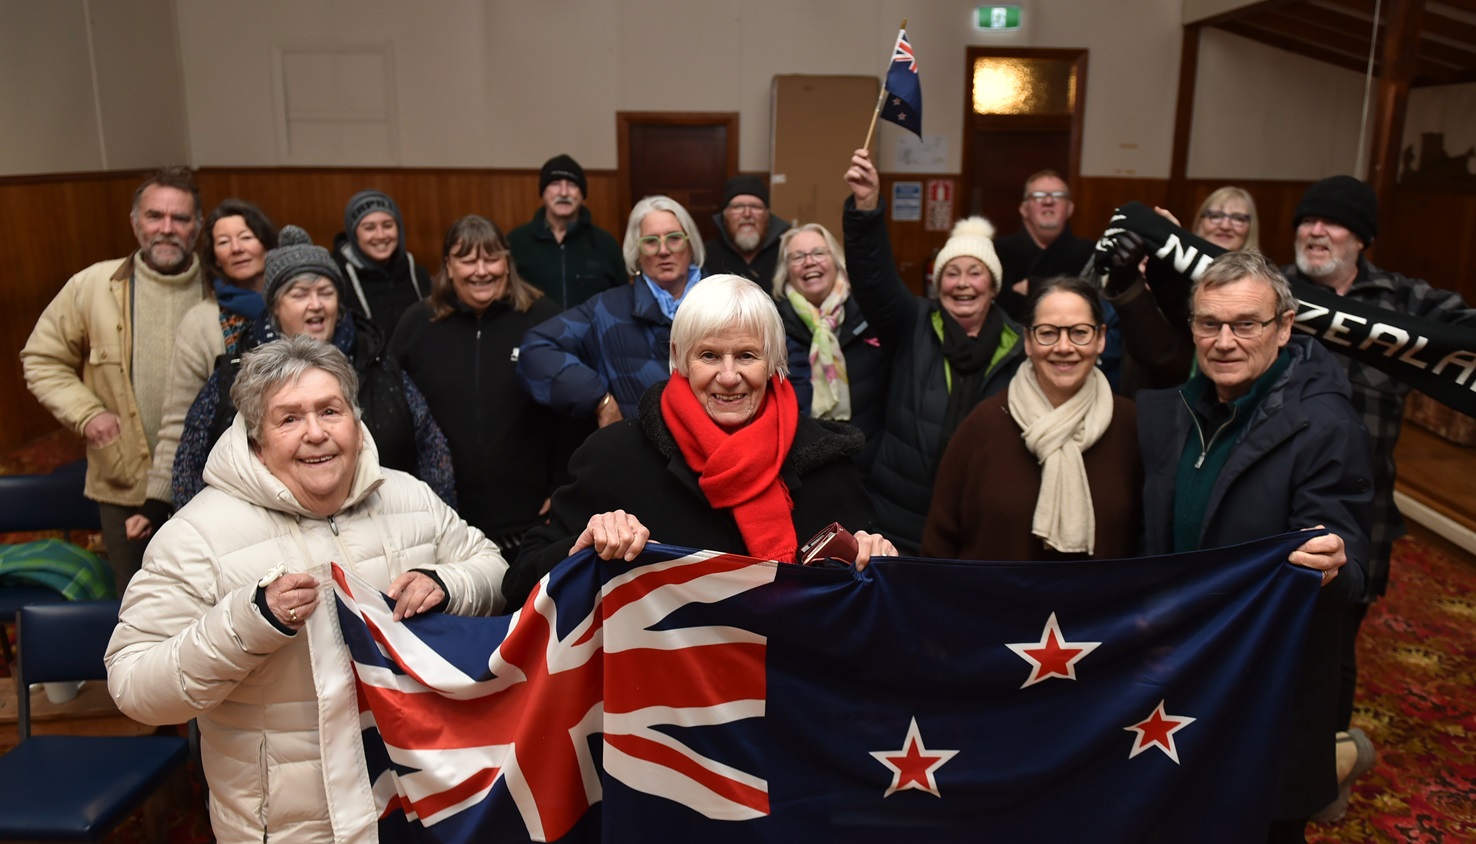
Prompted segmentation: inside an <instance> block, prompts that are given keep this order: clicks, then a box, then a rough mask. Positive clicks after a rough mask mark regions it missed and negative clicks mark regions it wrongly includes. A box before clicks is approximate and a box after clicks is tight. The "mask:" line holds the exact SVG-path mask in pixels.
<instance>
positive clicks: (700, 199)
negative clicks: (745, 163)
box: [615, 111, 738, 240]
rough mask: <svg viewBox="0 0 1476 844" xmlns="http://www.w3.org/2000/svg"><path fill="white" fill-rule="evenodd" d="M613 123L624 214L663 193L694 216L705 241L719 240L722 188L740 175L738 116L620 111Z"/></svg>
mask: <svg viewBox="0 0 1476 844" xmlns="http://www.w3.org/2000/svg"><path fill="white" fill-rule="evenodd" d="M615 122H616V127H617V136H618V145H619V152H620V202H621V207H622V208H623V209H624V210H625V213H627V214H628V213H629V212H630V209H631V207H632V206H633V205H635V203H636V202H637V201H638V200H639V199H641V198H642V197H645V196H651V195H654V194H664V195H666V196H669V197H671V198H672V199H675V200H676V201H677V202H680V203H681V204H682V206H683V207H685V208H686V209H687V211H688V212H689V213H691V215H692V217H693V219H695V220H696V221H697V228H698V229H699V231H700V232H701V235H702V238H703V239H704V240H706V239H707V238H711V237H716V236H717V227H716V226H715V225H714V224H713V221H712V216H713V214H715V213H717V211H718V204H719V203H720V202H721V201H722V198H723V183H724V182H726V181H727V180H728V179H730V178H732V177H733V176H735V175H737V173H738V114H737V113H736V112H724V113H714V112H627V111H622V112H617V113H616V115H615Z"/></svg>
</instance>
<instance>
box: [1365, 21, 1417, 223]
mask: <svg viewBox="0 0 1476 844" xmlns="http://www.w3.org/2000/svg"><path fill="white" fill-rule="evenodd" d="M1424 11H1425V0H1393V2H1392V3H1391V5H1390V8H1389V17H1388V18H1387V19H1386V20H1387V21H1388V25H1389V34H1388V37H1387V38H1385V39H1384V50H1383V57H1382V58H1383V61H1382V62H1380V66H1381V68H1382V70H1381V72H1380V73H1379V90H1378V99H1377V102H1376V107H1375V109H1374V123H1373V131H1372V132H1370V135H1371V136H1372V137H1373V150H1372V154H1371V155H1370V156H1369V163H1368V174H1369V179H1368V181H1369V183H1370V184H1372V185H1373V189H1374V194H1375V195H1376V196H1378V198H1379V208H1380V209H1382V214H1381V215H1380V216H1381V217H1382V218H1383V219H1382V220H1381V221H1380V222H1381V223H1382V224H1383V226H1384V230H1385V231H1388V230H1389V228H1390V227H1391V226H1390V224H1391V223H1392V220H1391V219H1390V217H1391V215H1392V213H1393V211H1394V188H1395V186H1396V184H1397V183H1398V179H1399V148H1400V145H1401V144H1402V143H1403V141H1404V115H1405V108H1406V106H1407V104H1408V102H1409V85H1410V80H1412V79H1413V78H1414V76H1415V74H1416V70H1417V67H1418V62H1417V61H1416V59H1417V57H1418V55H1419V46H1420V26H1421V24H1422V23H1423V21H1422V18H1423V16H1424Z"/></svg>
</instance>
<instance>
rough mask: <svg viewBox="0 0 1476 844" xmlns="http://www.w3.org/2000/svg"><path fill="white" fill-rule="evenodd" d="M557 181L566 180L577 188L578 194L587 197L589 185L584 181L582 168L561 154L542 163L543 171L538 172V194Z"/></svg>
mask: <svg viewBox="0 0 1476 844" xmlns="http://www.w3.org/2000/svg"><path fill="white" fill-rule="evenodd" d="M559 179H568V180H569V181H571V182H573V183H574V184H576V185H578V186H579V192H580V193H582V194H584V195H585V196H589V183H588V182H586V181H585V180H584V168H583V167H580V166H579V162H577V161H575V160H574V159H573V158H571V157H569V156H567V155H564V154H562V153H560V154H559V155H556V156H554V157H553V158H550V159H549V160H547V161H545V162H543V169H542V170H540V171H538V192H539V193H540V194H541V193H543V192H544V191H545V190H547V189H548V186H549V185H550V184H552V183H553V182H556V181H558V180H559Z"/></svg>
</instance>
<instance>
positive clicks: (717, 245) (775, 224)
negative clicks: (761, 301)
mask: <svg viewBox="0 0 1476 844" xmlns="http://www.w3.org/2000/svg"><path fill="white" fill-rule="evenodd" d="M712 220H713V222H714V223H715V224H716V225H717V230H718V236H717V237H714V238H712V239H711V240H709V241H707V242H706V243H704V244H702V249H703V251H704V252H706V253H707V257H705V258H703V259H702V275H703V276H710V275H718V274H720V273H726V274H729V275H736V276H742V277H743V278H746V279H749V280H750V281H752V282H754V283H755V284H757V285H758V286H759V287H762V288H763V289H765V290H770V289H772V288H773V287H774V271H775V270H776V269H778V267H779V238H780V237H782V236H783V235H784V232H785V231H787V230H788V229H789V222H788V221H786V220H783V219H781V218H779V217H775V216H774V215H773V214H770V215H769V225H768V228H766V229H764V237H763V239H762V240H760V241H759V248H758V252H756V253H754V256H753V261H752V262H751V263H750V262H748V261H745V260H743V256H742V255H741V254H739V252H738V247H736V246H734V245H733V239H732V238H731V237H729V236H728V229H727V227H726V226H725V225H723V214H722V212H721V211H719V212H718V213H716V214H714V215H712Z"/></svg>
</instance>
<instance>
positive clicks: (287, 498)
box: [205, 413, 384, 519]
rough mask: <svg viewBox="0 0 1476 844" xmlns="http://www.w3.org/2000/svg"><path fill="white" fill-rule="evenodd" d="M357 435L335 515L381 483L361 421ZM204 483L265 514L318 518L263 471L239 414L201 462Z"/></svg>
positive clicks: (371, 442)
mask: <svg viewBox="0 0 1476 844" xmlns="http://www.w3.org/2000/svg"><path fill="white" fill-rule="evenodd" d="M359 435H360V437H362V445H361V446H360V448H359V459H358V464H357V465H356V466H355V467H354V480H353V484H352V485H351V486H350V487H349V494H348V498H346V499H344V502H343V506H342V507H340V508H339V512H343V511H344V510H349V509H352V508H353V507H356V506H358V505H359V504H360V503H362V502H363V501H364V499H365V498H367V497H369V495H370V494H371V493H373V492H374V491H375V490H376V489H378V488H379V486H380V484H383V483H384V472H383V471H381V470H380V468H379V449H378V447H376V446H375V445H374V437H372V436H370V434H369V429H368V428H366V427H364V423H363V422H362V421H360V422H359ZM205 483H206V484H208V485H209V486H213V487H215V488H216V489H219V490H220V491H222V492H224V493H226V494H227V495H230V496H233V497H235V498H239V499H241V500H242V501H247V502H250V503H252V504H255V505H257V506H259V507H264V508H266V509H268V510H275V511H278V512H281V513H286V514H288V515H292V516H300V517H304V518H309V519H318V518H322V517H321V516H319V515H317V514H316V513H314V512H312V511H311V510H309V509H307V508H306V507H304V506H302V504H301V503H299V502H298V500H297V498H296V497H295V496H294V495H293V494H292V493H291V492H290V491H288V489H287V486H286V484H284V483H282V482H281V481H280V480H278V479H277V477H276V476H275V475H273V474H272V473H271V472H269V471H267V467H266V464H265V463H262V462H261V458H259V457H257V456H256V451H255V449H254V448H252V446H251V440H250V437H248V436H247V434H246V420H245V417H243V416H242V415H241V414H239V413H238V414H236V419H235V421H234V422H232V423H231V427H230V428H229V429H228V430H227V431H226V432H225V433H224V434H222V435H221V438H220V440H219V441H218V442H216V444H215V447H214V448H212V449H211V450H210V458H209V459H208V460H207V461H206V462H205Z"/></svg>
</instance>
